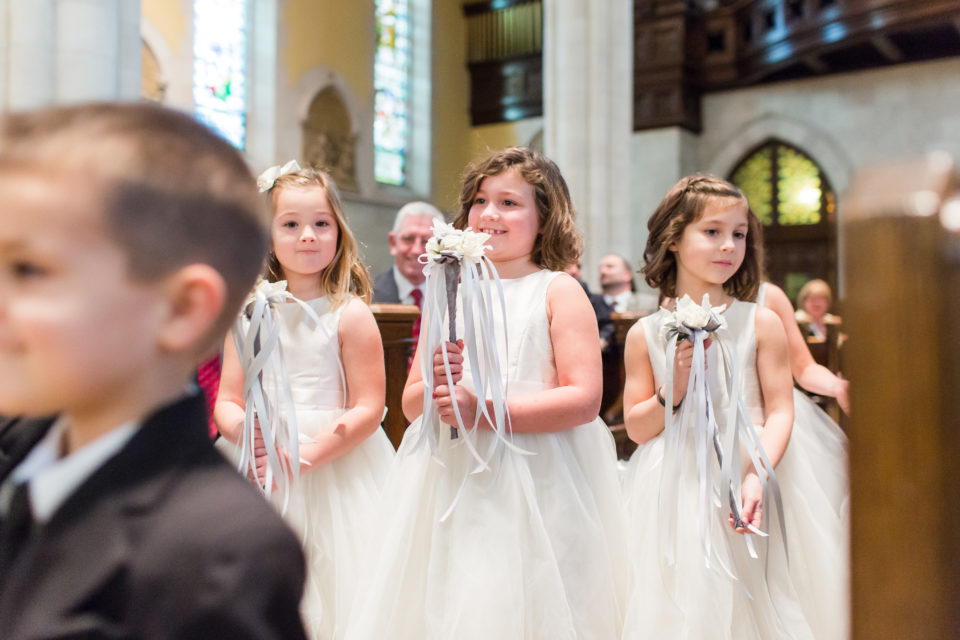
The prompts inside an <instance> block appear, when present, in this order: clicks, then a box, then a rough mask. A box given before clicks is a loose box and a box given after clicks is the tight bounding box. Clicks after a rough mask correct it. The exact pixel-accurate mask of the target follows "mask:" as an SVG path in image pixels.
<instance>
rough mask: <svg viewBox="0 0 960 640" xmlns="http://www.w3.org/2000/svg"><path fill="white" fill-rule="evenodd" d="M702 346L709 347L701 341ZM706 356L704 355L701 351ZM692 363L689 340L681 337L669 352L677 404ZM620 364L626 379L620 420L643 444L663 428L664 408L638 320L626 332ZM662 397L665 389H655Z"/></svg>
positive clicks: (634, 439)
mask: <svg viewBox="0 0 960 640" xmlns="http://www.w3.org/2000/svg"><path fill="white" fill-rule="evenodd" d="M704 347H705V350H706V349H707V348H709V347H710V342H709V340H708V341H706V342H704ZM704 357H706V355H704ZM692 363H693V343H692V342H691V341H689V340H681V341H680V343H679V344H677V348H676V351H675V353H674V356H673V367H674V369H673V370H674V376H673V398H672V401H673V405H674V406H677V405H679V404H680V403H681V402H682V401H683V398H684V396H685V395H686V393H687V382H688V381H689V380H690V369H691V365H692ZM623 364H624V369H625V371H626V376H627V379H626V381H625V382H624V387H623V421H624V425H625V427H626V429H627V436H628V437H629V438H630V439H631V440H633V441H634V442H636V443H637V444H644V443H645V442H648V441H649V440H650V439H651V438H653V437H654V436H656V435H657V434H659V433H660V432H661V431H663V427H664V422H665V418H666V408H665V407H664V406H663V405H662V404H660V400H659V399H658V398H657V391H658V389H657V388H655V387H654V377H653V367H651V366H650V354H649V352H648V351H647V339H646V337H645V335H644V333H643V325H641V324H640V323H639V322H637V323H636V324H634V325H633V327H631V328H630V331H629V332H628V333H627V341H626V345H624V351H623ZM659 391H660V395H661V396H663V397H664V398H666V391H665V390H664V389H663V388H660V389H659Z"/></svg>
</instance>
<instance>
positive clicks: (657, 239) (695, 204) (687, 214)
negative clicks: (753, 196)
mask: <svg viewBox="0 0 960 640" xmlns="http://www.w3.org/2000/svg"><path fill="white" fill-rule="evenodd" d="M714 198H736V199H738V200H743V201H744V202H747V199H746V198H745V197H744V195H743V193H741V192H740V190H739V189H737V188H736V187H735V186H734V185H732V184H730V183H729V182H727V181H726V180H723V179H721V178H718V177H716V176H712V175H709V174H702V173H698V174H694V175H691V176H687V177H686V178H683V179H681V180H680V181H679V182H678V183H677V184H675V185H673V186H672V187H671V188H670V190H669V191H667V195H665V196H664V197H663V200H661V201H660V204H659V205H658V206H657V209H656V211H654V212H653V215H652V216H650V220H649V221H648V222H647V229H648V231H649V234H648V235H647V246H646V249H644V252H643V260H644V265H643V269H641V270H640V272H641V273H643V275H644V278H645V279H646V281H647V284H649V285H650V286H651V287H653V288H654V289H659V290H660V293H661V295H663V296H666V297H668V298H675V297H676V296H677V257H676V254H675V253H674V252H673V251H671V250H670V247H671V246H673V245H674V244H675V243H677V242H679V241H680V238H681V236H683V232H684V230H685V229H686V228H687V227H688V226H689V225H690V224H692V223H694V222H696V221H697V220H699V219H700V216H702V215H703V211H704V209H706V206H707V203H708V202H710V201H711V200H712V199H714ZM762 274H763V225H762V224H761V223H760V220H759V218H757V216H756V215H754V213H753V210H752V209H750V205H749V203H747V248H746V253H745V255H744V257H743V263H742V264H741V265H740V268H739V269H737V272H736V273H735V274H733V276H731V277H730V279H729V280H727V281H726V282H724V283H723V290H724V291H726V292H727V293H728V294H729V295H731V296H733V297H734V298H737V299H738V300H747V301H753V300H756V298H757V290H758V289H759V287H760V280H761V276H762Z"/></svg>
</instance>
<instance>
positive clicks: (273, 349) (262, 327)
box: [233, 281, 348, 512]
mask: <svg viewBox="0 0 960 640" xmlns="http://www.w3.org/2000/svg"><path fill="white" fill-rule="evenodd" d="M282 303H293V304H296V305H298V306H299V307H300V308H301V309H302V310H303V312H304V314H305V315H306V319H307V320H308V321H309V322H311V323H312V324H313V325H314V327H313V328H314V329H315V330H321V331H326V328H325V327H324V326H323V324H322V323H321V321H320V316H319V315H317V312H316V311H314V310H313V308H312V307H311V306H310V305H308V304H307V303H305V302H303V301H302V300H300V299H299V298H297V297H296V296H294V295H293V294H291V293H290V292H289V291H287V290H286V282H284V281H281V282H276V283H269V282H261V283H260V284H258V285H257V287H256V288H255V289H254V291H253V295H252V300H251V301H250V302H249V303H248V304H247V305H246V307H245V308H244V311H243V312H242V313H241V314H240V316H239V317H238V318H237V321H236V323H235V324H234V331H233V337H234V344H235V345H236V348H237V355H238V356H239V360H240V363H241V366H242V367H243V400H244V404H245V407H246V412H245V414H244V421H243V433H242V436H241V438H240V460H239V463H238V469H239V470H240V472H241V473H246V472H247V471H249V472H250V473H251V474H252V475H253V476H254V477H257V476H256V456H255V455H254V446H255V441H256V434H257V426H258V425H259V431H260V434H261V437H262V438H263V444H264V448H265V449H266V451H267V468H266V472H265V478H264V483H263V486H261V487H260V488H261V490H262V491H263V492H264V493H265V494H266V495H267V497H270V496H271V495H272V493H273V485H274V481H276V485H277V489H278V490H280V491H282V492H283V506H282V511H284V512H285V511H286V508H287V505H288V503H289V498H290V488H291V487H292V486H293V484H295V483H296V481H297V479H298V478H299V476H300V464H308V463H307V461H306V460H303V459H302V458H300V446H299V445H300V443H302V442H303V443H306V442H313V439H312V438H309V437H307V436H305V435H302V434H300V433H299V430H298V428H297V416H296V406H295V404H294V401H293V394H292V392H291V390H290V379H289V377H288V375H287V371H286V365H285V362H284V357H283V347H282V345H281V344H280V328H281V321H280V320H279V318H277V317H276V316H277V313H278V312H277V305H279V304H282ZM333 338H334V336H327V339H328V340H332V339H333ZM337 365H338V367H339V374H340V384H341V387H342V389H343V398H344V406H347V402H348V400H347V398H346V394H347V384H346V374H345V372H344V370H343V363H342V362H341V361H340V360H339V359H338V360H337ZM265 387H270V388H273V389H276V390H277V392H278V396H279V397H277V398H270V397H268V395H267V394H265V393H264V388H265ZM281 454H283V455H281ZM258 484H259V483H258Z"/></svg>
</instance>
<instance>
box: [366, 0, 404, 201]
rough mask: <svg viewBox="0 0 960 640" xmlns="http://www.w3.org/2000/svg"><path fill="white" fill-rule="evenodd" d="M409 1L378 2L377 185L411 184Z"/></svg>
mask: <svg viewBox="0 0 960 640" xmlns="http://www.w3.org/2000/svg"><path fill="white" fill-rule="evenodd" d="M407 5H408V3H407V0H376V25H377V51H376V57H375V59H374V66H373V86H374V91H375V98H374V116H373V147H374V160H373V173H374V176H375V177H376V180H377V182H383V183H386V184H395V185H403V184H406V182H407V166H406V164H407V147H408V143H409V134H408V129H409V124H408V102H409V100H408V85H409V79H410V37H409V34H410V18H409V13H408V6H407Z"/></svg>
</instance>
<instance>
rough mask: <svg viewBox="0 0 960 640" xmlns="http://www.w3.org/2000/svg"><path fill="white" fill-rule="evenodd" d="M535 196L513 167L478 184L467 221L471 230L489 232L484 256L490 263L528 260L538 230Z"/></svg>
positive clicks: (530, 187)
mask: <svg viewBox="0 0 960 640" xmlns="http://www.w3.org/2000/svg"><path fill="white" fill-rule="evenodd" d="M535 198H536V194H535V192H534V189H533V186H532V185H531V184H529V183H528V182H527V181H526V180H524V179H523V176H521V175H520V173H519V172H518V171H517V170H516V169H508V170H506V171H504V172H503V173H499V174H497V175H495V176H489V177H486V178H484V179H483V181H482V182H481V183H480V188H479V189H478V190H477V195H476V196H474V199H473V205H472V206H471V207H470V213H469V215H468V218H467V224H468V225H469V226H470V227H471V228H472V229H473V230H474V231H480V232H483V233H489V234H490V240H489V241H488V242H487V244H488V245H490V247H491V248H490V250H489V251H488V252H487V256H488V257H489V258H490V259H491V260H492V261H493V262H494V263H497V264H500V263H503V264H507V263H517V264H519V263H522V262H524V261H525V262H530V254H531V253H532V252H533V245H534V242H535V241H536V239H537V233H538V232H539V230H540V229H539V216H538V214H537V205H536V200H535ZM507 277H510V276H507Z"/></svg>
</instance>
